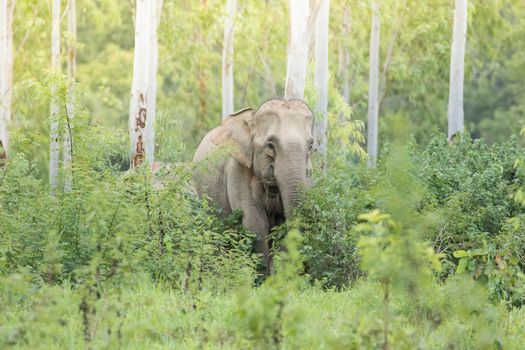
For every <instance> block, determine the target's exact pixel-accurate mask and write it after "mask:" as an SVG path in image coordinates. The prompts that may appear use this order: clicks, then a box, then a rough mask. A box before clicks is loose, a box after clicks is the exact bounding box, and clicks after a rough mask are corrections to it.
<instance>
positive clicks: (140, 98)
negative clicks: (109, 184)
mask: <svg viewBox="0 0 525 350" xmlns="http://www.w3.org/2000/svg"><path fill="white" fill-rule="evenodd" d="M161 7H162V1H153V0H137V2H136V12H135V16H136V18H135V54H134V62H133V84H132V87H131V100H130V111H129V133H130V140H131V162H130V163H131V167H132V168H135V167H137V166H139V165H140V164H142V162H143V161H144V160H146V161H147V162H148V163H149V164H153V163H154V161H155V158H154V152H155V129H154V123H155V117H156V97H157V79H156V77H157V65H158V43H157V27H158V24H159V21H158V18H160V11H161ZM157 13H158V14H157Z"/></svg>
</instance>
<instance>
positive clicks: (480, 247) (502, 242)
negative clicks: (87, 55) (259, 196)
mask: <svg viewBox="0 0 525 350" xmlns="http://www.w3.org/2000/svg"><path fill="white" fill-rule="evenodd" d="M88 136H89V135H88ZM85 140H86V142H85V143H84V144H78V145H77V146H78V148H77V153H76V154H75V159H76V161H75V168H74V187H73V188H74V189H73V191H71V192H65V191H63V190H61V189H58V190H57V191H56V192H55V194H51V191H50V190H49V188H48V186H47V184H46V183H45V182H44V181H42V180H41V179H40V178H39V176H38V172H37V171H36V170H35V166H34V165H33V164H32V162H31V161H29V160H28V157H27V156H26V155H24V153H23V152H18V153H15V154H14V155H13V156H12V157H11V159H10V161H9V162H8V163H7V164H6V165H5V166H4V167H3V168H2V169H0V218H1V220H0V310H2V312H0V348H2V349H4V348H13V349H52V348H56V349H62V348H72V349H75V348H79V349H118V348H122V349H144V348H152V349H155V348H158V349H164V348H166V349H172V348H183V349H216V348H224V349H375V348H383V349H413V348H421V349H501V348H504V349H520V347H522V344H523V342H524V341H525V337H524V335H523V328H524V327H525V314H524V311H523V309H522V304H523V301H524V285H525V284H524V280H525V279H524V275H523V271H524V270H523V269H524V259H523V254H524V251H523V249H524V248H523V247H525V245H524V244H523V243H524V240H525V238H524V233H523V232H524V231H523V227H524V225H525V224H523V220H524V219H523V207H522V205H523V203H522V202H523V194H522V188H525V186H524V178H523V175H524V173H523V170H522V166H521V164H522V163H521V159H523V155H524V154H523V148H522V146H520V144H519V143H518V142H517V140H510V141H508V142H506V143H503V144H496V145H493V146H487V145H485V144H484V143H483V142H481V141H473V140H471V139H470V138H469V137H464V138H460V139H457V140H456V141H455V142H454V143H449V142H448V141H447V140H446V138H444V137H442V136H437V137H436V138H435V139H434V140H433V141H432V142H431V143H430V144H429V145H428V146H427V147H425V148H423V149H419V148H417V147H415V146H414V145H412V144H410V143H409V144H405V145H401V146H400V145H391V146H390V147H388V148H387V149H386V150H385V152H384V154H385V155H384V157H383V158H382V159H380V160H379V163H378V166H377V167H376V168H368V167H366V166H359V165H353V164H352V163H351V162H349V161H348V159H349V158H351V157H348V158H347V157H345V156H340V157H338V158H337V160H335V161H333V163H332V166H331V167H330V168H329V169H328V170H327V174H326V175H324V176H323V175H319V176H318V177H317V178H318V180H317V182H316V184H315V186H314V187H313V188H312V189H310V190H308V191H307V192H306V194H305V199H304V201H303V203H302V205H301V206H300V207H299V208H298V209H297V210H296V212H295V217H294V218H293V220H289V221H288V222H287V223H286V224H285V225H282V226H281V227H279V228H278V229H276V230H275V231H274V233H273V236H274V237H275V239H276V240H277V244H276V245H275V249H274V260H275V271H274V273H273V274H272V275H271V276H270V277H268V278H266V279H264V278H262V276H260V274H259V273H258V271H260V269H261V268H260V266H259V259H258V257H257V256H256V254H255V251H254V248H253V247H254V239H255V237H254V235H253V234H252V233H250V232H248V231H246V230H245V229H243V228H242V226H241V225H240V221H241V217H242V213H234V214H233V215H231V216H229V217H224V216H221V215H220V214H219V215H217V214H218V213H216V212H215V210H214V208H212V207H210V205H209V204H208V203H207V202H206V201H205V200H199V199H198V198H197V196H196V194H195V192H194V190H193V189H192V186H191V176H192V173H193V167H194V165H191V164H187V163H176V164H171V165H170V166H167V167H165V168H163V169H162V170H161V171H160V172H159V173H156V174H152V173H151V172H150V171H149V169H148V168H147V167H143V168H140V169H137V170H135V171H128V172H122V171H121V170H119V166H118V165H114V164H115V163H114V162H113V161H112V158H111V157H101V156H100V155H103V154H106V153H105V152H106V150H107V149H108V148H109V146H108V144H107V143H105V142H103V141H104V138H103V137H102V141H100V142H98V143H90V142H88V141H89V137H86V138H85ZM20 149H23V147H21V148H20ZM117 158H118V157H117Z"/></svg>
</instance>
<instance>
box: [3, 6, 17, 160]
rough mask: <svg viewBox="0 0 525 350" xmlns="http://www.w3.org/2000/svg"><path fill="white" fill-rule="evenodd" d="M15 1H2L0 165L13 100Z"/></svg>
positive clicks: (6, 140) (4, 151) (4, 156)
mask: <svg viewBox="0 0 525 350" xmlns="http://www.w3.org/2000/svg"><path fill="white" fill-rule="evenodd" d="M14 9H15V0H0V165H1V163H2V162H3V161H4V159H6V158H7V152H8V148H9V124H10V123H11V106H12V100H13V21H14Z"/></svg>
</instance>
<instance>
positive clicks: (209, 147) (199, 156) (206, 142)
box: [193, 126, 220, 162]
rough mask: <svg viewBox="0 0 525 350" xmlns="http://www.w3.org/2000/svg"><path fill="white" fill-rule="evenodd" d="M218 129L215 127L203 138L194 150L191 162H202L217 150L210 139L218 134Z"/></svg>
mask: <svg viewBox="0 0 525 350" xmlns="http://www.w3.org/2000/svg"><path fill="white" fill-rule="evenodd" d="M219 128H220V126H218V127H216V128H215V129H213V130H212V131H210V132H209V133H207V134H206V135H205V136H204V138H203V139H202V141H201V143H200V144H199V146H198V147H197V149H196V150H195V154H194V155H193V162H200V161H203V160H204V159H205V158H206V157H207V156H209V155H210V154H212V153H213V152H214V151H215V150H216V149H217V146H216V145H215V144H214V143H213V142H212V137H213V135H215V134H216V133H217V132H218V129H219Z"/></svg>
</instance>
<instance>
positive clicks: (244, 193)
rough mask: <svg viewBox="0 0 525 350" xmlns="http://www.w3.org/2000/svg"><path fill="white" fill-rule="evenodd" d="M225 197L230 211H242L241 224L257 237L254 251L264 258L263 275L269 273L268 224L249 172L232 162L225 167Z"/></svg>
mask: <svg viewBox="0 0 525 350" xmlns="http://www.w3.org/2000/svg"><path fill="white" fill-rule="evenodd" d="M226 174H227V175H228V176H227V180H226V181H227V196H228V201H229V205H230V207H231V209H232V210H237V209H240V210H242V211H243V218H242V224H243V226H244V227H246V228H247V229H248V230H250V231H252V232H254V233H255V234H256V235H257V242H256V249H257V252H259V253H261V254H262V255H263V258H264V270H265V271H264V272H265V275H268V274H269V273H270V250H269V248H268V235H269V232H270V224H269V222H268V216H267V214H266V210H265V209H264V207H263V204H262V203H259V202H258V201H257V200H256V199H255V198H254V194H253V191H252V187H251V180H252V174H251V170H250V169H247V168H245V167H243V166H242V165H240V164H238V163H237V162H235V161H233V162H231V163H230V164H228V165H227V168H226Z"/></svg>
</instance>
